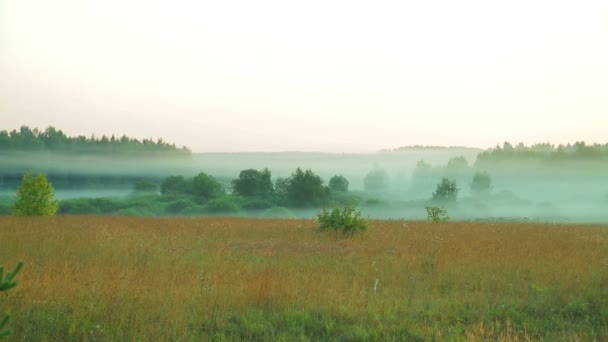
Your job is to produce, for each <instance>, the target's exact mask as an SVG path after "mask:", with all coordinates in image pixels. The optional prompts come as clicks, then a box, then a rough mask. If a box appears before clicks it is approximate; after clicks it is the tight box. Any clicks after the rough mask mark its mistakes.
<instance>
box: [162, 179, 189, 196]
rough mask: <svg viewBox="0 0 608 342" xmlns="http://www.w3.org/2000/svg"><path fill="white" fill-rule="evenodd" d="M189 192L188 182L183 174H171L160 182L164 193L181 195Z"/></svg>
mask: <svg viewBox="0 0 608 342" xmlns="http://www.w3.org/2000/svg"><path fill="white" fill-rule="evenodd" d="M187 192H188V182H186V179H185V178H184V177H183V176H169V177H167V178H165V179H164V180H163V181H162V183H161V184H160V193H161V194H163V195H180V194H185V193H187Z"/></svg>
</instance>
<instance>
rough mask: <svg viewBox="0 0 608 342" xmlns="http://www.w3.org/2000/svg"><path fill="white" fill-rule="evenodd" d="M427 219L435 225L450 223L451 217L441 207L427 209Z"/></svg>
mask: <svg viewBox="0 0 608 342" xmlns="http://www.w3.org/2000/svg"><path fill="white" fill-rule="evenodd" d="M425 209H426V215H427V219H428V220H429V221H430V222H433V223H442V222H448V221H449V219H450V217H449V216H448V211H447V210H446V209H444V208H440V207H426V208H425Z"/></svg>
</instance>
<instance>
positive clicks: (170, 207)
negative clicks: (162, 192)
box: [165, 198, 197, 214]
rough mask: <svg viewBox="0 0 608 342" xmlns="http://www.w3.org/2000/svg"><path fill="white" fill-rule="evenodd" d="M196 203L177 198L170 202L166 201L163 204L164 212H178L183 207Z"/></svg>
mask: <svg viewBox="0 0 608 342" xmlns="http://www.w3.org/2000/svg"><path fill="white" fill-rule="evenodd" d="M196 205H197V204H196V203H194V202H193V201H191V200H189V199H185V198H182V199H178V200H175V201H172V202H169V203H167V206H165V212H167V213H169V214H178V213H181V212H182V211H183V210H184V209H186V208H189V207H193V206H196Z"/></svg>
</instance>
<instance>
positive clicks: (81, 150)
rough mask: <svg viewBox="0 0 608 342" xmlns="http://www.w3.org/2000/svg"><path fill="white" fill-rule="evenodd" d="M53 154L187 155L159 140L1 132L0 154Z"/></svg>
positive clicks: (55, 132)
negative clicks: (33, 152)
mask: <svg viewBox="0 0 608 342" xmlns="http://www.w3.org/2000/svg"><path fill="white" fill-rule="evenodd" d="M14 151H18V152H25V151H27V152H32V151H36V152H40V151H44V152H54V153H73V154H104V155H116V154H118V155H122V154H129V155H132V154H137V155H149V154H153V155H158V154H161V155H167V156H170V155H190V154H192V152H191V151H190V150H189V149H188V148H187V147H181V148H178V147H176V146H175V144H169V143H167V142H164V141H163V140H162V139H161V138H159V139H157V140H156V141H154V140H153V139H143V140H138V139H135V138H130V137H128V136H126V135H123V136H121V137H119V138H117V137H115V136H114V135H112V136H110V137H107V136H105V135H102V136H101V137H95V135H91V136H90V137H85V136H83V135H79V136H76V137H68V136H67V135H66V134H65V133H63V131H62V130H60V129H59V130H58V129H56V128H55V127H52V126H49V127H47V128H46V129H45V130H39V129H38V128H34V129H31V128H29V127H28V126H21V128H20V129H19V130H15V129H14V130H11V131H10V132H9V131H7V130H1V131H0V153H1V152H14Z"/></svg>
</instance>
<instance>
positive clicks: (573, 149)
mask: <svg viewBox="0 0 608 342" xmlns="http://www.w3.org/2000/svg"><path fill="white" fill-rule="evenodd" d="M607 157H608V144H604V145H602V144H597V143H596V144H592V145H587V144H586V143H585V142H584V141H577V142H575V143H574V144H570V143H569V144H567V145H562V144H560V145H553V144H550V143H540V144H534V145H530V146H526V145H524V144H523V143H519V144H517V145H513V144H511V143H509V142H505V143H504V144H503V145H502V146H499V145H497V146H496V147H495V148H492V149H489V150H486V151H483V152H482V153H480V154H479V155H478V156H477V160H476V162H475V164H476V165H477V166H484V165H488V164H489V163H492V162H502V161H516V160H521V161H529V160H540V161H548V162H553V161H564V160H598V159H599V160H602V159H606V158H607Z"/></svg>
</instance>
